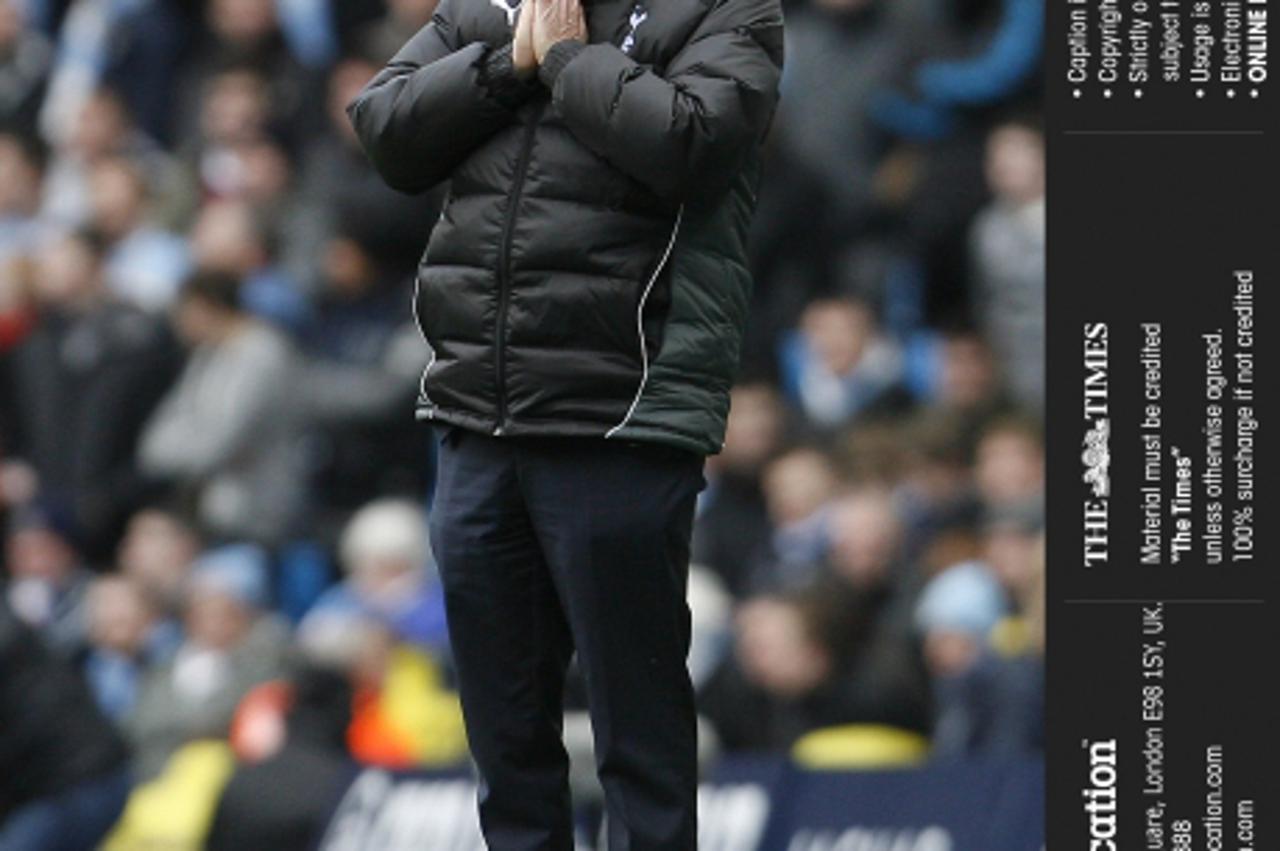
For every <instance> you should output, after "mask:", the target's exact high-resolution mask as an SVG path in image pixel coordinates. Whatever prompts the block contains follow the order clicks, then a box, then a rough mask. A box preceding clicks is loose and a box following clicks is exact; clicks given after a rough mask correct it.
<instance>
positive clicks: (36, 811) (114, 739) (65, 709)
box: [0, 600, 130, 851]
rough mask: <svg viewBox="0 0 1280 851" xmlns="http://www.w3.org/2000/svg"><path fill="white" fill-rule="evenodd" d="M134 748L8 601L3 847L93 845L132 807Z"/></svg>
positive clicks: (4, 615)
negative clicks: (130, 766)
mask: <svg viewBox="0 0 1280 851" xmlns="http://www.w3.org/2000/svg"><path fill="white" fill-rule="evenodd" d="M127 763H128V751H127V749H126V747H125V744H124V742H123V741H122V740H121V738H120V736H119V735H118V734H117V733H116V731H115V730H114V729H113V728H112V726H111V723H110V722H109V721H108V720H107V719H106V718H105V717H104V716H103V715H102V713H101V712H100V711H99V710H98V708H97V706H96V705H95V704H94V702H93V698H92V697H90V695H89V693H88V690H87V689H86V687H85V684H84V681H83V680H82V679H81V678H80V677H79V676H78V675H77V673H76V671H75V669H74V668H73V666H72V664H71V662H70V661H69V660H66V659H63V658H60V657H59V656H57V655H56V654H54V653H52V652H50V650H49V648H48V647H47V646H46V644H45V643H44V642H43V641H42V640H41V638H40V636H39V635H38V634H37V633H36V632H34V631H33V630H32V629H31V628H30V627H29V626H27V625H26V624H25V623H23V621H22V620H21V619H20V618H18V617H16V616H15V615H14V614H13V613H12V612H11V611H10V610H9V607H8V604H7V603H5V601H4V600H0V851H91V849H93V848H96V847H97V844H98V841H99V840H100V839H102V837H103V836H105V835H106V833H107V831H108V830H109V829H110V828H111V825H112V823H113V822H114V821H115V820H116V818H117V817H118V816H119V815H120V812H121V811H122V810H123V809H124V803H125V798H126V797H127V795H128V794H129V788H130V778H129V773H128V768H127Z"/></svg>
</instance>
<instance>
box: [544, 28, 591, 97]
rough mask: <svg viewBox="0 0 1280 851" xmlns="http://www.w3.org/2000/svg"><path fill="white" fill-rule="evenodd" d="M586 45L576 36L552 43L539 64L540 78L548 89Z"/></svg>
mask: <svg viewBox="0 0 1280 851" xmlns="http://www.w3.org/2000/svg"><path fill="white" fill-rule="evenodd" d="M585 47H586V45H585V44H583V43H582V42H580V41H578V40H577V39H574V38H566V39H563V40H561V41H557V42H556V43H555V44H553V45H551V47H550V48H548V50H547V52H546V54H544V55H543V57H542V62H541V63H540V64H539V65H538V78H539V79H540V80H542V84H543V85H545V86H546V87H547V88H548V89H550V88H552V87H553V86H555V84H556V78H557V77H559V76H560V72H561V71H562V70H564V67H565V66H566V65H568V64H569V63H570V62H571V61H572V60H573V57H575V56H577V55H578V54H579V53H581V52H582V49H583V48H585Z"/></svg>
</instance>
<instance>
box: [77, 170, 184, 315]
mask: <svg viewBox="0 0 1280 851" xmlns="http://www.w3.org/2000/svg"><path fill="white" fill-rule="evenodd" d="M148 195H149V189H148V186H147V178H146V176H145V175H144V174H143V173H142V171H141V170H140V168H139V166H138V165H136V164H134V163H132V162H130V161H129V160H126V159H123V158H119V157H108V158H104V159H100V160H98V161H97V162H96V163H94V165H93V167H92V169H91V171H90V173H89V204H90V208H91V215H90V223H91V226H92V227H93V229H94V231H95V232H96V233H97V234H98V235H99V236H101V237H102V238H103V239H104V240H105V242H106V262H105V266H104V269H103V274H104V277H105V279H106V284H107V287H108V289H110V290H111V292H112V293H113V294H114V295H116V296H117V297H118V298H120V299H122V300H124V301H127V302H130V303H132V304H136V305H137V306H138V307H141V308H143V309H144V310H150V311H156V312H159V311H162V310H165V309H166V308H168V307H169V306H170V304H172V302H173V299H174V296H175V295H176V293H177V291H178V286H179V285H180V284H181V283H182V279H183V278H185V277H186V275H187V273H188V271H189V267H190V263H191V261H190V258H189V256H188V254H187V249H186V245H185V244H184V243H183V240H182V239H181V238H179V237H178V236H176V235H174V234H172V233H169V232H168V231H166V230H164V229H163V228H159V227H156V226H155V225H153V224H151V223H150V222H148V221H147V206H148V201H149V197H148Z"/></svg>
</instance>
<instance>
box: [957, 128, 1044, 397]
mask: <svg viewBox="0 0 1280 851" xmlns="http://www.w3.org/2000/svg"><path fill="white" fill-rule="evenodd" d="M986 174H987V184H988V186H989V187H990V189H991V194H992V196H993V197H992V201H991V203H990V204H989V205H988V206H987V207H986V208H985V209H983V210H982V212H981V213H979V214H978V217H977V218H976V219H975V220H974V222H973V226H972V230H971V235H970V240H971V243H972V245H971V249H970V250H971V254H972V263H973V266H974V273H973V274H974V280H976V281H977V282H978V283H979V291H978V293H977V297H978V305H977V314H978V315H979V316H980V317H981V319H982V322H983V325H984V327H985V329H986V332H987V334H988V335H989V337H990V339H991V343H992V345H993V346H994V347H995V349H996V351H997V352H998V353H999V355H1000V362H1001V363H1003V364H1004V365H1005V369H1006V370H1007V372H1008V375H1009V389H1010V391H1011V392H1012V394H1013V396H1014V398H1016V399H1017V400H1018V402H1019V403H1021V404H1022V405H1023V406H1024V407H1027V408H1030V409H1031V410H1041V409H1042V407H1043V404H1044V402H1043V400H1044V363H1045V361H1044V334H1045V330H1044V315H1045V314H1044V308H1045V297H1044V279H1045V260H1044V232H1045V224H1044V217H1045V201H1044V180H1045V178H1044V134H1043V132H1042V131H1041V130H1040V128H1039V127H1038V126H1037V124H1036V123H1035V122H1033V121H1028V120H1015V121H1007V122H1004V123H1002V124H1000V125H998V126H997V127H996V128H995V129H994V130H992V131H991V134H990V136H989V137H988V139H987V151H986Z"/></svg>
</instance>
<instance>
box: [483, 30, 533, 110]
mask: <svg viewBox="0 0 1280 851" xmlns="http://www.w3.org/2000/svg"><path fill="white" fill-rule="evenodd" d="M479 66H480V84H481V85H483V86H484V87H485V88H486V89H488V91H489V95H490V97H492V98H493V99H494V100H496V101H497V102H498V103H500V104H502V105H503V106H505V107H507V108H508V109H516V108H517V107H519V106H520V105H521V104H522V103H524V102H525V101H526V100H528V99H529V98H530V97H531V96H532V95H533V94H534V93H535V92H537V90H538V89H539V85H538V78H537V77H529V78H528V79H527V80H525V79H521V78H520V77H519V76H518V75H517V74H516V66H515V64H514V63H513V62H512V60H511V44H510V43H509V42H508V43H507V44H504V45H502V46H501V47H493V48H490V49H489V50H487V51H486V52H485V53H484V55H483V57H482V58H481V60H480V63H479Z"/></svg>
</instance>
